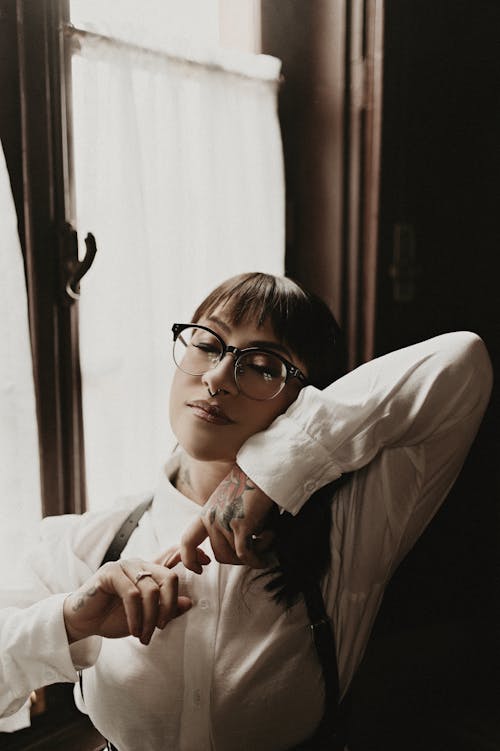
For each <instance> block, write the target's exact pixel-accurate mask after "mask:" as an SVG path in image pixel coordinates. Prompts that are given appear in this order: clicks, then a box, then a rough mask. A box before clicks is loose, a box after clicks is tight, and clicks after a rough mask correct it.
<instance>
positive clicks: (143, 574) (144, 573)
mask: <svg viewBox="0 0 500 751" xmlns="http://www.w3.org/2000/svg"><path fill="white" fill-rule="evenodd" d="M146 576H153V574H152V572H151V571H144V570H142V571H138V572H137V574H136V575H135V576H134V584H138V583H139V582H140V581H141V579H145V578H146Z"/></svg>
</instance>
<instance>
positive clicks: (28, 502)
mask: <svg viewBox="0 0 500 751" xmlns="http://www.w3.org/2000/svg"><path fill="white" fill-rule="evenodd" d="M0 237H1V238H2V240H1V243H0V327H1V335H0V498H1V501H0V536H1V540H0V542H1V544H0V570H1V571H6V570H8V571H12V565H13V561H15V559H16V555H15V554H16V553H18V551H19V550H20V548H21V547H22V545H23V542H24V541H25V540H26V539H27V537H28V536H29V534H30V533H31V532H32V531H33V529H35V528H36V526H37V524H38V521H39V520H40V518H41V500H40V468H39V460H38V434H37V424H36V409H35V393H34V385H33V371H32V364H31V349H30V340H29V329H28V304H27V296H26V282H25V277H24V267H23V257H22V253H21V246H20V243H19V237H18V233H17V217H16V210H15V207H14V200H13V198H12V193H11V189H10V181H9V175H8V172H7V166H6V164H5V158H4V154H3V149H1V148H0ZM2 586H8V581H4V582H3V583H2Z"/></svg>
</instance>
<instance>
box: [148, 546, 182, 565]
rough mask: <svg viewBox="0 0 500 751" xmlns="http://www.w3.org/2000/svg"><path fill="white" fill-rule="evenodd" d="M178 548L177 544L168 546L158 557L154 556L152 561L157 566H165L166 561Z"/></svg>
mask: <svg viewBox="0 0 500 751" xmlns="http://www.w3.org/2000/svg"><path fill="white" fill-rule="evenodd" d="M177 550H179V546H178V545H172V546H171V547H170V548H167V550H164V551H163V552H162V553H161V554H160V555H159V556H158V558H155V560H154V562H155V563H157V564H158V565H159V566H166V565H167V561H168V560H169V559H170V558H171V557H172V555H173V554H174V553H175V552H176V551H177Z"/></svg>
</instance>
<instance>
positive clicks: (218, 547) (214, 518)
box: [169, 464, 277, 574]
mask: <svg viewBox="0 0 500 751" xmlns="http://www.w3.org/2000/svg"><path fill="white" fill-rule="evenodd" d="M274 508H277V507H276V505H275V504H274V502H273V501H272V500H271V499H270V498H268V496H267V495H265V493H263V492H262V490H260V489H259V488H258V487H257V486H256V485H254V483H253V482H252V481H251V480H249V478H248V477H247V475H246V474H245V473H244V472H243V471H242V470H241V469H240V468H239V467H238V465H237V464H235V465H234V467H233V468H232V470H231V472H230V473H229V474H228V475H227V477H225V478H224V480H223V481H222V482H221V484H220V485H219V486H218V487H217V488H216V490H215V492H214V493H213V494H212V495H211V496H210V498H209V499H208V501H207V503H206V504H205V506H204V507H203V512H202V515H201V516H200V517H199V519H196V521H194V522H193V523H192V524H190V526H189V527H188V528H187V530H186V531H185V532H184V534H183V535H182V538H181V546H180V549H179V551H178V553H177V554H176V555H174V556H173V557H172V558H171V559H170V561H169V565H175V564H176V563H178V562H179V561H180V560H182V562H183V564H184V565H185V566H186V568H188V569H190V570H191V571H194V572H195V573H197V574H201V572H202V566H203V565H205V562H204V560H203V559H202V557H201V556H200V553H202V551H201V550H200V549H199V548H198V546H199V545H200V544H201V543H202V542H203V540H205V539H206V537H210V543H211V545H212V549H213V551H214V555H215V558H216V559H217V560H218V561H219V563H232V564H234V565H242V564H244V565H247V566H252V568H264V567H265V566H266V565H267V561H266V556H265V553H266V551H268V550H269V547H270V545H271V544H272V541H273V537H274V535H273V532H272V531H271V530H270V529H266V528H265V527H266V523H268V521H269V515H270V513H271V511H272V510H273V509H274ZM202 555H203V556H205V554H204V553H202Z"/></svg>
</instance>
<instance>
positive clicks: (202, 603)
mask: <svg viewBox="0 0 500 751" xmlns="http://www.w3.org/2000/svg"><path fill="white" fill-rule="evenodd" d="M198 604H199V606H200V608H201V609H202V610H207V609H208V608H209V607H210V603H209V601H208V600H206V599H205V598H203V599H201V600H200V602H199V603H198Z"/></svg>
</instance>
